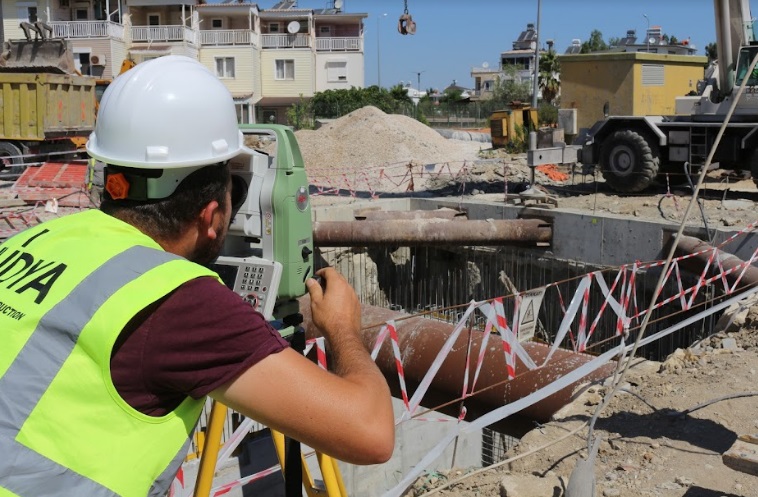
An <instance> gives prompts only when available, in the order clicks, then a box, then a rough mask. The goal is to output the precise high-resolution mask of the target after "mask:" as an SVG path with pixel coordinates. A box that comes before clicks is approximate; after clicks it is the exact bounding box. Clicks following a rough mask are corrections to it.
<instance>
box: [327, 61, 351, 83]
mask: <svg viewBox="0 0 758 497" xmlns="http://www.w3.org/2000/svg"><path fill="white" fill-rule="evenodd" d="M326 80H327V81H328V82H329V83H339V82H344V81H347V61H345V60H330V61H328V62H327V63H326Z"/></svg>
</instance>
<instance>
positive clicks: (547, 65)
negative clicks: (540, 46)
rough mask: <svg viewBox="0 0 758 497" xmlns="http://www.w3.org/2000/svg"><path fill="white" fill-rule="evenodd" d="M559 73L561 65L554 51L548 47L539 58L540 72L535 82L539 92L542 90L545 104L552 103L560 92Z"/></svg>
mask: <svg viewBox="0 0 758 497" xmlns="http://www.w3.org/2000/svg"><path fill="white" fill-rule="evenodd" d="M560 72H561V63H560V61H559V60H558V56H557V54H556V53H555V50H553V48H552V47H550V50H548V51H547V53H545V54H543V55H542V56H540V71H539V75H538V77H539V79H538V81H537V82H538V84H539V87H540V90H542V99H543V100H545V101H546V102H547V103H552V102H553V100H555V97H557V96H558V94H559V93H560V91H561V80H560Z"/></svg>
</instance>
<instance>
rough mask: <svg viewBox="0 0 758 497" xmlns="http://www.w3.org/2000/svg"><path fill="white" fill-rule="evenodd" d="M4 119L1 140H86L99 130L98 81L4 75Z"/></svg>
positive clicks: (0, 85)
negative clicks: (97, 111) (96, 91)
mask: <svg viewBox="0 0 758 497" xmlns="http://www.w3.org/2000/svg"><path fill="white" fill-rule="evenodd" d="M0 116H1V117H2V119H0V140H24V141H43V140H51V139H56V138H65V137H70V136H85V135H87V134H89V132H91V131H92V130H93V129H94V126H95V80H94V79H93V78H87V77H83V76H76V75H71V74H50V73H1V72H0Z"/></svg>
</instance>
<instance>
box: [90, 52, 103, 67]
mask: <svg viewBox="0 0 758 497" xmlns="http://www.w3.org/2000/svg"><path fill="white" fill-rule="evenodd" d="M89 63H90V64H92V65H93V66H104V65H105V55H98V54H91V55H90V56H89Z"/></svg>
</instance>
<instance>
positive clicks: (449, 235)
mask: <svg viewBox="0 0 758 497" xmlns="http://www.w3.org/2000/svg"><path fill="white" fill-rule="evenodd" d="M551 237H552V229H551V228H550V226H549V225H547V224H546V223H545V221H542V220H539V219H515V220H514V219H490V220H486V221H447V220H444V219H443V220H432V219H399V220H394V221H392V222H387V221H316V222H314V223H313V244H314V245H316V246H318V247H369V246H382V245H395V246H411V245H412V246H430V245H432V246H439V245H511V244H549V243H550V240H551Z"/></svg>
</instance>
